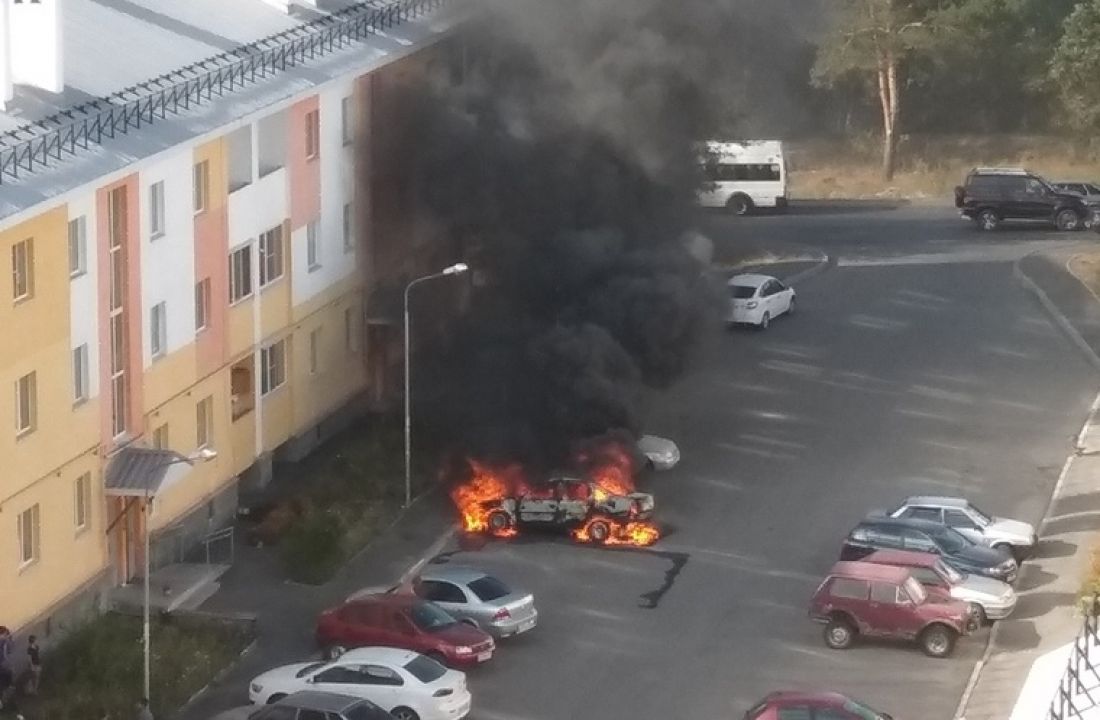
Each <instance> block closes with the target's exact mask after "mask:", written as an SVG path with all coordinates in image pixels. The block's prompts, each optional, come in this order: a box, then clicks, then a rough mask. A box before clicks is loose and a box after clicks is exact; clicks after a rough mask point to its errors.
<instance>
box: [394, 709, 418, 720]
mask: <svg viewBox="0 0 1100 720" xmlns="http://www.w3.org/2000/svg"><path fill="white" fill-rule="evenodd" d="M390 715H393V716H394V717H395V718H397V720H420V716H419V715H417V714H416V711H415V710H413V709H412V708H408V707H404V706H402V707H395V708H394V709H393V710H390Z"/></svg>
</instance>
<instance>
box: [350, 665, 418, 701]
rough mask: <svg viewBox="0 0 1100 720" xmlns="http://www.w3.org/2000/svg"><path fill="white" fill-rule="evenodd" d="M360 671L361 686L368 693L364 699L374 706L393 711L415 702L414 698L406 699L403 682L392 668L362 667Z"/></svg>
mask: <svg viewBox="0 0 1100 720" xmlns="http://www.w3.org/2000/svg"><path fill="white" fill-rule="evenodd" d="M362 671H363V684H364V686H365V687H367V688H369V693H370V694H368V695H365V697H366V698H367V699H368V700H370V701H371V702H373V703H374V704H375V705H380V706H381V707H383V708H385V709H386V710H393V709H394V708H395V707H399V706H401V705H408V704H410V703H412V702H414V701H415V698H410V697H407V695H408V693H407V692H406V691H405V689H404V687H405V681H404V680H402V679H401V676H400V675H398V674H397V672H396V671H395V670H394V669H393V668H389V667H386V666H385V665H363V667H362Z"/></svg>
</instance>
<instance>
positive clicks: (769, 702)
mask: <svg viewBox="0 0 1100 720" xmlns="http://www.w3.org/2000/svg"><path fill="white" fill-rule="evenodd" d="M811 717H813V718H819V719H820V720H894V718H893V717H892V716H890V715H887V714H886V713H884V712H880V711H878V710H875V709H873V708H871V707H869V706H868V705H865V704H864V703H861V702H859V701H858V700H853V699H852V698H849V697H845V696H844V695H841V694H840V693H835V692H791V691H783V692H773V693H771V694H770V695H768V696H767V697H766V698H764V699H763V700H761V701H760V702H758V703H756V704H755V705H753V706H752V709H751V710H749V711H748V712H747V713H745V717H744V720H787V718H798V719H799V720H810V718H811Z"/></svg>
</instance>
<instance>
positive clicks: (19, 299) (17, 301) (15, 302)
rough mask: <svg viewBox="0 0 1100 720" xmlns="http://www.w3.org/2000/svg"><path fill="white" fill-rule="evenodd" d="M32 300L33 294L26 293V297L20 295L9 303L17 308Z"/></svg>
mask: <svg viewBox="0 0 1100 720" xmlns="http://www.w3.org/2000/svg"><path fill="white" fill-rule="evenodd" d="M33 299H34V293H27V294H26V295H20V296H19V297H17V298H14V299H13V300H12V301H11V304H12V305H15V306H16V307H18V306H19V305H22V304H23V303H26V302H30V301H31V300H33Z"/></svg>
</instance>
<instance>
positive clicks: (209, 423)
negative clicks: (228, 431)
mask: <svg viewBox="0 0 1100 720" xmlns="http://www.w3.org/2000/svg"><path fill="white" fill-rule="evenodd" d="M213 438H214V398H213V397H212V396H208V397H205V398H203V399H202V400H200V401H199V402H198V403H196V405H195V447H198V448H204V447H211V446H212V445H213Z"/></svg>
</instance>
